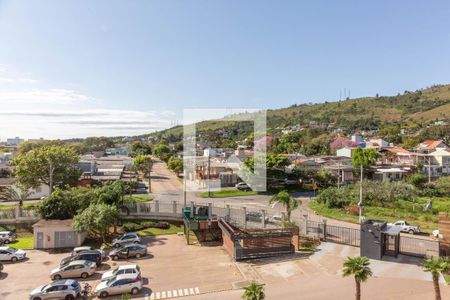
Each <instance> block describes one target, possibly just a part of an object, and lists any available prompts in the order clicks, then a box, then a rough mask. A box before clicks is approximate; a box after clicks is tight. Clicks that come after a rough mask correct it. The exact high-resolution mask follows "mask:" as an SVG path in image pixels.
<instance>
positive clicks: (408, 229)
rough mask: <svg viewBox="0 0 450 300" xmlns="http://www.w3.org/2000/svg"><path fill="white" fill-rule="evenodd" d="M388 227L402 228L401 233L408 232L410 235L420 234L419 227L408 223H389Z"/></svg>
mask: <svg viewBox="0 0 450 300" xmlns="http://www.w3.org/2000/svg"><path fill="white" fill-rule="evenodd" d="M388 225H389V226H395V227H398V228H400V231H401V232H407V233H409V234H415V233H420V228H419V226H417V225H411V224H408V222H406V221H397V222H395V223H389V224H388Z"/></svg>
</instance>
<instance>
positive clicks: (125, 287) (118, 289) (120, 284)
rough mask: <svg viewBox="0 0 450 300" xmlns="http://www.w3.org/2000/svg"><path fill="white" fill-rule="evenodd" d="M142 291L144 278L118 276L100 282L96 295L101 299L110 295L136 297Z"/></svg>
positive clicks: (130, 275) (135, 275)
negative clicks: (126, 294) (130, 295)
mask: <svg viewBox="0 0 450 300" xmlns="http://www.w3.org/2000/svg"><path fill="white" fill-rule="evenodd" d="M141 289H142V278H141V276H140V275H139V274H122V275H117V276H115V277H113V278H111V279H109V280H106V281H102V282H100V283H99V284H98V285H97V286H96V287H95V291H94V294H95V295H97V296H99V297H100V298H105V297H108V296H109V295H120V294H125V293H131V294H132V295H136V294H138V293H139V291H140V290H141Z"/></svg>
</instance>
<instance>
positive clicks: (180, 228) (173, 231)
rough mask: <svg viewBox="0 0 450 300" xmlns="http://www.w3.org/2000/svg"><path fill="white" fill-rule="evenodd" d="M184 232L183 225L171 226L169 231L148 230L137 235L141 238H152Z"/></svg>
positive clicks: (143, 230) (140, 231)
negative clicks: (152, 236) (153, 236)
mask: <svg viewBox="0 0 450 300" xmlns="http://www.w3.org/2000/svg"><path fill="white" fill-rule="evenodd" d="M181 231H183V226H182V225H173V224H170V228H169V229H159V228H147V229H142V230H139V231H138V232H137V233H138V234H139V235H140V236H151V235H162V234H176V233H178V232H181Z"/></svg>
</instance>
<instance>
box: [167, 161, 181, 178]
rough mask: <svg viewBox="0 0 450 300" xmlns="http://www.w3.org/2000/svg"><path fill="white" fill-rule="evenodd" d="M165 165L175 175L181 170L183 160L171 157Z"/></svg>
mask: <svg viewBox="0 0 450 300" xmlns="http://www.w3.org/2000/svg"><path fill="white" fill-rule="evenodd" d="M167 166H168V168H169V169H170V170H172V171H173V172H175V173H176V174H177V175H179V174H180V173H181V172H183V160H182V159H181V158H176V157H171V158H170V159H169V162H168V163H167Z"/></svg>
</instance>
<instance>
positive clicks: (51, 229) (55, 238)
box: [33, 219, 87, 249]
mask: <svg viewBox="0 0 450 300" xmlns="http://www.w3.org/2000/svg"><path fill="white" fill-rule="evenodd" d="M33 234H34V248H36V249H54V248H72V247H78V246H81V245H82V244H83V242H84V240H85V239H86V237H87V233H86V232H82V233H78V232H76V231H75V230H74V229H73V221H72V220H71V219H69V220H44V219H42V220H40V221H38V222H37V223H35V224H34V225H33Z"/></svg>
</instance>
